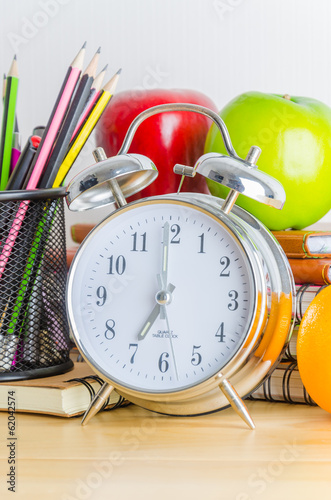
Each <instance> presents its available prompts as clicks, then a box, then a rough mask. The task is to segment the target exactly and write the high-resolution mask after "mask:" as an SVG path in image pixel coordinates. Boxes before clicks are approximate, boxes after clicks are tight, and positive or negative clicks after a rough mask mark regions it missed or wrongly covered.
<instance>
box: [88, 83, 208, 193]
mask: <svg viewBox="0 0 331 500" xmlns="http://www.w3.org/2000/svg"><path fill="white" fill-rule="evenodd" d="M175 102H179V103H191V104H199V105H200V106H205V107H207V108H210V109H212V110H213V111H217V107H216V106H215V104H214V103H213V102H212V101H211V100H210V99H209V98H208V97H207V96H205V95H204V94H202V93H200V92H196V91H193V90H179V89H171V90H166V89H153V90H128V91H124V92H120V93H118V94H116V95H114V97H113V98H112V100H111V101H110V102H109V104H108V106H107V109H106V110H105V111H104V113H103V115H102V118H101V119H100V121H99V123H98V125H97V129H96V137H97V146H102V147H103V148H104V150H105V152H106V154H107V156H113V155H116V154H117V153H118V151H119V149H120V147H121V145H122V142H123V139H124V137H125V134H126V132H127V130H128V128H129V126H130V124H131V122H132V121H133V120H134V118H135V117H136V116H137V115H139V114H140V113H141V112H142V111H144V110H145V109H147V108H151V107H153V106H156V105H158V104H165V103H175ZM210 125H211V121H210V119H209V118H208V117H206V116H203V115H201V114H197V113H192V112H189V111H185V112H183V111H176V112H167V113H160V114H157V115H154V116H152V117H150V118H147V119H146V120H145V121H144V122H143V123H142V124H141V125H140V126H139V127H138V129H137V131H136V133H135V136H134V138H133V141H132V144H131V146H130V149H129V153H140V154H143V155H146V156H148V158H150V159H151V160H152V161H153V162H154V163H155V165H156V167H157V169H158V171H159V176H158V178H157V179H156V180H155V181H154V182H153V183H152V184H151V185H150V186H148V187H147V188H145V189H144V190H143V191H141V192H140V193H137V195H135V196H134V197H132V198H131V199H133V198H135V199H137V198H143V197H145V196H153V195H161V194H166V193H173V192H176V191H177V188H178V184H179V182H180V178H179V176H178V175H176V174H174V173H173V167H174V165H175V164H176V163H181V164H184V165H189V166H193V165H194V163H195V162H196V160H197V159H198V158H199V157H200V156H201V155H202V154H203V152H204V145H205V140H206V136H207V133H208V130H209V128H210ZM182 190H183V191H191V192H200V193H201V192H203V193H209V190H208V187H207V184H206V182H205V179H204V178H203V177H202V176H196V177H195V178H194V179H189V178H186V179H185V181H184V183H183V189H182Z"/></svg>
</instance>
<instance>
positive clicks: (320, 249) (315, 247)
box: [272, 229, 331, 259]
mask: <svg viewBox="0 0 331 500" xmlns="http://www.w3.org/2000/svg"><path fill="white" fill-rule="evenodd" d="M272 234H273V235H274V236H275V238H276V239H277V240H278V242H279V243H280V245H281V247H282V248H283V250H284V252H285V254H286V256H287V257H288V258H292V259H307V258H324V259H326V258H328V259H329V258H331V231H298V230H293V229H291V230H284V231H272Z"/></svg>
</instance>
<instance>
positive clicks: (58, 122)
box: [26, 44, 86, 189]
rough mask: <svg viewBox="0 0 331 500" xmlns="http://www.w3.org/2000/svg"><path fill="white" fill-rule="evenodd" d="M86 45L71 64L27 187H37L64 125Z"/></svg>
mask: <svg viewBox="0 0 331 500" xmlns="http://www.w3.org/2000/svg"><path fill="white" fill-rule="evenodd" d="M85 45H86V44H84V45H83V47H82V48H81V50H80V51H79V52H78V54H77V56H76V57H75V59H74V60H73V62H72V63H71V65H70V66H69V69H68V71H67V74H66V76H65V79H64V82H63V84H62V87H61V90H60V93H59V95H58V98H57V100H56V103H55V106H54V108H53V111H52V113H51V116H50V119H49V121H48V124H47V125H46V129H45V132H44V134H43V137H42V141H41V143H40V146H39V148H38V151H37V154H36V157H35V160H34V162H33V165H32V168H33V170H32V172H31V176H30V179H29V181H28V183H27V185H26V189H35V188H36V187H37V185H38V182H39V180H40V178H41V175H42V173H43V170H44V168H45V165H46V162H47V160H48V157H49V154H50V152H51V151H52V149H53V146H54V142H55V139H56V136H57V134H58V132H59V130H60V128H61V126H62V123H63V119H64V117H65V115H66V113H67V111H68V107H69V105H70V101H71V98H72V96H73V93H74V90H75V88H76V85H77V82H78V79H79V77H80V74H81V71H82V66H83V61H84V55H85Z"/></svg>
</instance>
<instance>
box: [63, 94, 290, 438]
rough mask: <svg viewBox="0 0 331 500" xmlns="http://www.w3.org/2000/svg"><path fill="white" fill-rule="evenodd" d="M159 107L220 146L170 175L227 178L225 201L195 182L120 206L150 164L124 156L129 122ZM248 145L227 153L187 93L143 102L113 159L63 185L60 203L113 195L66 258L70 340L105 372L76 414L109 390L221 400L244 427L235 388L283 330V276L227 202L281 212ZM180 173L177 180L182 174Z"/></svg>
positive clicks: (266, 369) (155, 399)
mask: <svg viewBox="0 0 331 500" xmlns="http://www.w3.org/2000/svg"><path fill="white" fill-rule="evenodd" d="M169 111H191V112H197V113H202V114H204V115H206V116H209V117H210V118H211V119H212V120H213V121H214V122H215V123H216V124H217V126H218V127H219V130H220V132H221V134H222V137H223V140H224V144H225V147H226V150H227V152H228V155H222V154H219V153H209V154H205V155H203V156H202V157H201V158H199V160H198V161H197V163H196V165H195V166H194V167H188V166H186V165H176V166H174V175H175V174H179V175H181V176H182V180H183V178H184V177H185V176H191V177H194V176H195V175H203V176H204V177H206V178H208V179H212V180H213V181H215V182H218V183H221V184H223V185H225V186H227V187H229V188H230V192H229V195H228V197H227V198H226V200H222V199H219V198H216V197H213V196H211V195H206V194H197V193H181V192H180V189H179V190H178V192H177V193H174V194H166V195H160V196H153V197H149V198H143V199H141V200H138V201H134V202H131V203H127V200H126V198H128V197H129V196H131V195H133V194H134V193H136V192H138V191H140V190H141V189H143V187H145V186H147V185H148V184H150V183H151V182H153V180H154V179H155V178H156V176H157V174H158V172H157V170H156V167H155V165H154V164H153V162H152V161H151V160H150V159H148V158H147V157H145V156H143V155H138V154H127V151H128V149H129V146H130V143H131V141H132V137H133V135H134V133H135V131H136V129H137V127H138V126H139V125H140V123H142V121H143V120H145V119H147V118H148V117H150V116H152V115H154V114H156V113H160V112H169ZM259 154H260V150H259V148H257V147H255V146H253V147H252V148H251V149H250V151H249V153H248V155H247V157H246V158H245V159H241V158H239V157H238V155H237V154H236V152H235V150H234V148H233V146H232V144H231V140H230V137H229V134H228V131H227V129H226V126H225V124H224V122H223V121H222V119H221V118H220V117H219V116H218V115H217V114H216V113H214V112H213V111H211V110H209V109H207V108H203V107H201V106H197V105H193V104H170V105H169V104H165V105H159V106H155V107H154V108H150V109H148V110H146V111H144V112H143V113H141V114H140V115H139V116H138V117H137V118H136V119H135V120H134V121H133V122H132V124H131V126H130V128H129V130H128V132H127V135H126V138H125V139H124V142H123V145H122V147H121V150H120V151H119V153H118V155H117V156H114V157H111V158H107V157H106V155H105V153H104V151H103V150H102V148H98V149H97V150H96V151H95V152H94V157H95V159H96V163H95V165H92V166H91V167H88V168H87V169H85V170H84V171H83V172H81V173H80V174H78V175H77V176H76V177H75V178H74V179H73V180H72V181H71V183H70V184H69V186H68V188H67V191H68V193H67V203H68V206H69V209H71V210H86V209H91V208H95V207H100V206H102V205H105V204H114V203H115V205H116V207H115V209H113V211H111V213H110V215H109V216H107V217H106V218H105V219H104V220H103V221H102V222H101V223H100V224H98V225H97V226H96V227H95V228H94V229H93V230H92V231H91V232H90V233H89V234H88V236H87V237H86V238H85V240H84V241H83V243H82V244H81V246H80V247H79V249H78V251H77V253H76V256H75V258H74V260H73V262H72V265H71V267H70V271H69V275H68V285H67V298H66V300H67V314H68V320H69V325H70V329H71V332H72V335H73V338H74V340H75V342H76V344H77V347H78V349H79V351H80V352H81V354H82V356H83V357H84V359H85V360H86V361H87V363H88V364H89V365H90V366H91V367H92V369H93V370H94V371H95V372H96V373H97V374H98V375H99V376H100V377H101V378H102V379H104V380H105V384H104V385H103V386H102V387H101V389H100V391H99V393H98V394H97V396H96V398H95V399H94V400H93V401H92V403H91V405H90V407H89V409H88V410H87V412H86V414H85V416H84V419H83V422H84V424H85V423H87V421H88V420H89V419H90V418H91V417H92V416H93V415H94V414H95V413H96V412H97V411H98V410H99V409H100V408H101V407H102V406H103V404H104V403H105V401H106V399H107V397H108V396H109V394H110V392H111V391H112V390H116V391H117V392H118V393H119V394H120V395H121V396H123V397H125V398H126V399H127V400H129V401H131V402H133V403H135V404H137V405H139V406H142V407H144V408H147V409H149V410H152V411H155V412H159V413H163V414H168V415H186V416H187V415H201V414H206V413H210V412H214V411H217V410H220V409H223V408H226V407H228V406H229V405H231V406H232V407H233V408H234V409H235V410H236V412H237V413H238V414H239V415H240V416H241V417H242V418H243V420H244V421H245V422H246V423H247V424H248V425H249V427H251V428H254V422H253V420H252V418H251V416H250V415H249V413H248V410H247V407H246V405H245V403H244V401H243V400H244V398H245V397H247V396H248V395H249V394H250V393H252V392H253V391H254V390H255V389H256V388H257V387H258V386H259V385H260V384H261V383H262V382H263V381H264V380H265V378H266V377H267V376H268V375H269V374H270V373H271V372H272V370H273V369H274V368H275V367H276V365H277V363H278V362H279V360H280V358H281V356H282V354H283V352H284V350H285V348H286V345H287V343H288V340H289V338H290V335H291V331H292V318H293V316H294V313H295V287H294V281H293V276H292V273H291V270H290V266H289V263H288V260H287V258H286V256H285V254H284V252H283V250H282V249H281V247H280V245H279V244H278V243H277V241H276V240H275V238H274V237H273V236H272V234H271V233H270V231H269V230H268V229H267V228H266V227H265V226H264V225H263V224H262V223H261V222H260V221H258V220H257V219H256V218H255V217H253V216H252V215H251V214H249V213H248V212H247V211H245V210H243V209H242V208H240V207H238V206H236V205H235V200H236V198H237V196H238V194H239V193H241V194H243V195H246V196H249V197H250V198H253V199H255V200H258V201H260V202H261V203H265V204H267V205H270V206H273V207H275V208H278V209H280V208H281V207H282V206H283V203H284V201H285V192H284V189H283V188H282V186H281V184H280V183H279V182H278V181H276V180H275V179H273V178H271V177H270V176H268V175H267V174H265V173H264V172H261V171H259V170H257V168H256V161H257V159H258V156H259ZM181 182H182V181H181Z"/></svg>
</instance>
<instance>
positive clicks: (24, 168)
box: [6, 135, 41, 190]
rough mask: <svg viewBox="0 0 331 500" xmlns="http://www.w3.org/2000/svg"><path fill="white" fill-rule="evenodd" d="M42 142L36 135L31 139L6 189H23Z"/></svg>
mask: <svg viewBox="0 0 331 500" xmlns="http://www.w3.org/2000/svg"><path fill="white" fill-rule="evenodd" d="M40 141H41V138H40V137H38V136H36V135H32V136H31V137H29V139H28V140H27V143H26V145H25V147H24V149H23V151H22V153H21V154H20V157H19V159H18V162H17V164H16V167H15V169H14V171H13V172H12V174H11V176H10V177H9V181H8V183H7V185H6V189H9V190H16V189H22V188H23V185H24V181H25V179H26V177H28V173H29V169H30V166H31V164H32V161H33V158H34V156H35V154H36V151H37V149H38V146H39V144H40Z"/></svg>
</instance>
